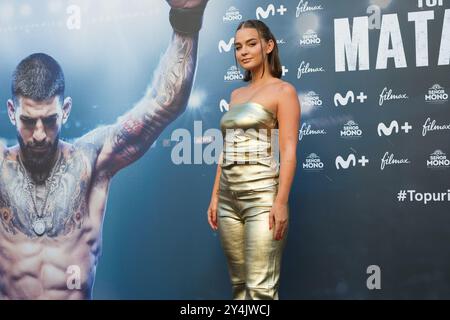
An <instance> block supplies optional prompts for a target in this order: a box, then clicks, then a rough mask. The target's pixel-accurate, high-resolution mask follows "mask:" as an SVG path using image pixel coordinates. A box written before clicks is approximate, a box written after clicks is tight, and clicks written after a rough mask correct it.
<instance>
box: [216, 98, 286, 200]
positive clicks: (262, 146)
mask: <svg viewBox="0 0 450 320" xmlns="http://www.w3.org/2000/svg"><path fill="white" fill-rule="evenodd" d="M220 127H221V130H222V134H223V136H224V148H223V161H222V164H221V169H222V174H221V177H220V189H221V190H231V191H247V190H257V189H262V188H266V187H270V186H276V185H278V177H279V166H278V163H277V162H276V161H275V159H274V154H273V153H274V148H273V143H274V142H275V141H276V140H274V139H276V138H277V135H276V131H275V130H274V129H276V128H278V121H277V118H276V115H275V114H274V113H273V112H272V111H270V110H269V109H267V108H265V107H264V106H262V105H261V104H258V103H255V102H247V103H243V104H238V105H235V106H233V107H232V108H230V110H229V111H228V112H227V113H226V114H225V115H224V116H223V117H222V120H221V121H220Z"/></svg>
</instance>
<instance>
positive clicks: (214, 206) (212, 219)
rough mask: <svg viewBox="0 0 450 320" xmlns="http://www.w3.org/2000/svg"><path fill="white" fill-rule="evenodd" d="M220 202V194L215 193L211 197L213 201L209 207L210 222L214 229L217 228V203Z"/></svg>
mask: <svg viewBox="0 0 450 320" xmlns="http://www.w3.org/2000/svg"><path fill="white" fill-rule="evenodd" d="M218 202H219V196H217V195H214V196H213V197H212V198H211V202H210V204H209V208H208V223H209V225H210V226H211V228H212V229H213V230H217V229H218V226H217V203H218Z"/></svg>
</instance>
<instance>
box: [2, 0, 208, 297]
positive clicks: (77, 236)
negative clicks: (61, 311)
mask: <svg viewBox="0 0 450 320" xmlns="http://www.w3.org/2000/svg"><path fill="white" fill-rule="evenodd" d="M167 2H168V3H169V5H170V6H171V12H170V22H171V25H172V27H173V29H174V33H173V36H172V39H171V43H170V45H169V47H168V49H167V51H166V52H165V54H164V56H163V57H162V59H161V61H160V62H159V66H158V68H157V71H156V72H155V74H154V80H153V83H152V85H151V86H150V87H149V89H148V91H147V92H146V94H145V96H144V97H143V98H142V99H141V100H140V101H139V102H138V103H137V104H136V105H135V106H134V107H133V108H132V109H131V110H130V111H128V112H127V113H126V114H125V115H123V116H121V117H120V118H119V119H118V120H117V122H116V123H115V124H112V125H109V126H104V127H99V128H97V129H95V130H93V131H92V132H89V133H87V134H86V135H85V136H83V137H81V138H79V139H77V140H75V142H74V143H73V144H69V143H66V142H64V141H62V140H60V139H59V137H60V131H61V127H62V125H63V124H64V123H66V121H67V119H68V117H69V114H70V109H71V107H72V99H71V98H70V97H66V96H65V95H64V86H65V84H64V75H63V71H62V69H61V67H60V66H59V64H58V63H57V62H56V61H55V60H54V59H53V58H52V57H50V56H48V55H46V54H42V53H38V54H33V55H30V56H29V57H27V58H25V59H24V60H22V61H21V62H20V63H19V65H18V66H17V67H16V69H15V71H14V74H13V77H12V84H11V92H12V96H11V99H10V100H8V102H7V108H8V115H9V119H10V121H11V123H12V124H13V125H14V126H15V127H16V129H17V140H18V144H17V145H16V146H12V147H6V146H4V145H2V144H0V164H1V167H0V299H91V298H92V288H93V284H94V278H95V271H96V267H97V262H98V257H99V254H100V252H101V247H102V226H103V218H104V213H105V206H106V200H107V196H108V189H109V185H110V182H111V179H112V177H113V176H114V175H115V174H116V173H117V172H118V171H119V170H120V169H122V168H125V167H126V166H128V165H130V164H131V163H133V162H134V161H136V160H137V159H139V158H140V157H141V156H142V155H143V154H144V153H145V152H146V151H147V150H148V149H149V148H150V146H151V145H152V144H153V142H154V141H155V140H156V139H157V137H158V136H159V135H160V133H161V132H162V131H163V130H164V128H165V127H166V126H167V125H168V124H169V123H171V122H172V121H173V120H174V119H176V118H177V117H178V116H179V115H180V114H182V113H183V111H184V110H185V108H186V105H187V102H188V98H189V95H190V91H191V88H192V83H193V77H194V72H195V68H196V59H197V45H198V32H199V30H200V28H201V24H202V16H203V12H204V9H205V7H206V3H207V0H167ZM72 266H76V267H77V268H78V270H79V272H80V278H79V283H78V284H79V285H78V286H76V287H77V288H76V289H74V288H73V287H72V286H70V285H69V283H68V274H67V271H68V269H70V268H71V267H72Z"/></svg>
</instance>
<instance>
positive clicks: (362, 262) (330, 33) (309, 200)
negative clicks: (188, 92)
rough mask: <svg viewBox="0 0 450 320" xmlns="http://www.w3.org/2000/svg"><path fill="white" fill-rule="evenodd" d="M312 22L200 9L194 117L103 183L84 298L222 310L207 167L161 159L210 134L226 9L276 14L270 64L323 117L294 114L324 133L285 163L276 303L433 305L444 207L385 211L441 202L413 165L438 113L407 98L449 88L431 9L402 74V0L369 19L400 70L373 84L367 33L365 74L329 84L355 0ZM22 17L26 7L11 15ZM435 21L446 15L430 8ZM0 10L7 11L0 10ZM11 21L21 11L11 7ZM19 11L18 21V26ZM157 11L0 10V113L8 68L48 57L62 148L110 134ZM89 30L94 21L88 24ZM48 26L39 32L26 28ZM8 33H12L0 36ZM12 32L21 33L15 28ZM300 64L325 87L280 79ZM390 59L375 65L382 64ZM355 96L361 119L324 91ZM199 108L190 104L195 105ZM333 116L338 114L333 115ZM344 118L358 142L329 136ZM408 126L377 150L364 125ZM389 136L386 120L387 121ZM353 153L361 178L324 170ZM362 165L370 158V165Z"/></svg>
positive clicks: (224, 283) (432, 141)
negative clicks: (54, 66)
mask: <svg viewBox="0 0 450 320" xmlns="http://www.w3.org/2000/svg"><path fill="white" fill-rule="evenodd" d="M316 2H317V3H321V4H322V5H323V6H324V7H325V10H324V11H323V12H320V13H318V20H317V22H314V21H315V20H314V19H312V20H308V19H305V20H302V19H301V18H300V19H296V17H295V8H296V6H297V4H298V1H294V0H289V1H281V2H278V1H272V2H271V1H256V0H252V1H245V2H243V1H230V0H224V1H218V0H212V1H210V3H209V5H208V7H207V10H206V13H205V19H204V27H203V29H202V31H201V34H200V44H199V55H198V69H197V74H196V80H195V84H194V89H193V96H195V97H197V98H198V99H200V107H199V108H196V107H193V104H192V103H191V105H190V107H189V108H188V110H187V111H186V113H185V114H183V115H182V116H181V117H180V118H179V119H177V120H176V121H175V122H174V123H172V124H171V125H170V126H169V127H168V128H166V130H165V131H164V132H163V134H162V135H161V137H160V138H159V139H158V141H157V143H156V144H155V146H154V147H153V148H152V149H151V150H150V151H149V152H148V153H147V154H146V155H145V156H144V157H143V158H142V159H140V160H139V161H138V162H137V163H135V164H133V165H132V166H130V167H129V168H126V169H125V170H123V171H121V172H120V173H119V174H118V175H117V176H116V177H115V179H114V180H113V182H112V185H111V190H110V195H109V200H108V206H107V210H106V218H105V225H104V232H103V240H104V241H103V255H102V257H101V259H100V262H99V267H98V269H97V277H96V283H95V290H94V298H96V299H228V298H230V297H231V286H230V283H229V279H228V271H227V268H226V261H225V258H224V256H223V252H222V250H221V247H220V243H219V239H218V237H217V235H216V234H215V233H214V232H212V231H211V230H210V228H209V226H208V224H207V219H206V209H207V207H208V204H209V200H210V193H211V188H212V183H213V179H214V174H215V170H216V167H215V166H208V165H205V164H203V165H181V166H176V165H174V164H172V162H171V157H170V156H171V150H172V147H173V146H174V143H173V142H171V143H169V145H166V146H165V143H164V141H165V140H166V139H170V135H171V132H172V131H173V130H174V129H176V128H187V129H188V130H190V131H191V132H192V131H193V122H194V121H202V122H203V130H206V129H208V128H217V127H218V124H219V120H220V117H221V116H222V113H221V112H220V110H219V107H218V104H219V101H220V99H227V100H228V99H229V94H230V92H231V90H232V89H234V88H235V87H237V86H239V85H241V84H240V83H239V82H234V83H224V81H223V75H224V74H225V72H226V70H227V69H228V67H229V66H231V65H232V64H234V58H233V55H232V53H228V54H220V53H219V52H218V48H217V46H218V43H219V41H220V40H225V41H228V39H229V38H231V37H232V36H233V35H234V30H235V28H236V24H237V22H236V23H222V16H223V15H224V14H225V12H226V10H227V9H228V8H229V7H230V6H231V5H235V6H236V7H237V8H238V9H239V10H240V12H241V14H242V15H243V16H244V19H248V18H255V8H256V7H257V6H263V7H266V6H267V5H268V4H270V3H275V4H276V5H279V4H280V3H283V4H284V6H285V7H287V8H288V9H289V11H288V12H287V13H286V14H285V16H284V17H281V16H275V17H270V18H268V19H267V20H266V21H265V22H267V23H268V25H269V26H270V27H271V28H272V30H273V32H274V34H275V35H276V36H277V37H278V38H283V39H285V40H286V42H287V44H286V45H282V46H280V51H281V58H282V62H283V64H284V65H286V66H287V67H288V68H289V69H290V72H289V73H288V74H287V76H286V78H285V79H286V80H288V81H290V82H291V83H293V84H294V85H295V86H296V87H297V89H298V91H299V93H300V92H308V91H309V90H314V91H316V92H319V93H320V95H321V97H322V99H323V101H324V107H323V108H322V109H320V110H318V111H315V112H312V113H308V114H304V115H303V119H302V121H311V120H314V121H316V123H319V124H321V125H322V126H323V127H324V128H325V129H326V130H327V132H328V134H327V135H326V136H324V137H306V138H305V139H304V140H302V142H301V143H300V147H299V151H298V156H299V159H298V163H299V166H298V172H297V176H296V178H295V181H294V185H293V188H292V196H291V201H290V206H291V225H290V231H289V238H288V244H287V247H286V250H285V253H284V260H283V265H282V275H281V287H280V298H282V299H303V298H308V299H317V298H326V299H328V298H331V299H349V298H350V299H378V298H388V299H389V298H449V297H450V271H449V270H450V254H449V251H448V249H447V246H448V242H449V241H450V234H449V233H448V230H449V227H450V217H449V216H448V213H449V205H448V203H440V204H432V205H428V206H423V205H422V206H421V205H419V204H416V205H412V204H409V205H408V204H401V203H398V202H397V201H396V199H395V194H396V192H398V190H399V189H408V188H409V189H413V188H416V189H417V190H428V191H436V192H438V191H444V190H446V189H448V188H449V184H448V181H449V179H448V178H449V173H448V170H446V171H430V170H428V169H426V166H425V164H424V163H425V160H426V157H427V156H428V155H429V154H430V153H432V152H433V151H434V150H436V149H442V150H444V152H447V154H449V155H450V149H449V144H448V138H449V134H448V133H441V134H438V135H432V134H430V135H429V136H427V137H425V138H422V137H421V135H420V131H421V130H420V128H419V127H420V126H421V125H422V124H423V122H424V120H425V119H426V117H428V116H431V117H432V118H435V119H440V120H441V121H442V122H443V123H449V122H450V121H449V119H450V109H449V105H448V104H446V105H443V106H442V105H441V106H430V105H425V103H424V102H423V95H424V94H425V93H426V91H427V90H428V88H429V87H431V86H432V85H433V84H434V83H439V84H441V85H442V86H444V87H445V88H447V92H448V91H449V90H450V81H449V79H448V71H449V67H448V66H442V67H436V64H437V63H436V61H437V58H436V55H437V52H438V49H439V40H440V32H441V27H442V17H443V12H444V9H443V8H442V7H441V8H437V9H436V10H435V21H434V22H433V23H430V24H429V32H430V49H429V50H430V67H427V68H416V67H415V66H414V63H415V53H414V52H415V47H414V24H412V23H409V22H408V21H407V12H411V11H418V10H419V9H418V8H417V5H416V3H415V1H409V0H408V1H406V0H398V1H392V3H391V4H390V5H389V6H387V7H386V8H385V9H383V12H382V13H393V12H394V13H395V12H397V13H398V14H399V18H400V23H401V27H402V32H403V40H404V45H405V51H406V54H407V59H408V63H409V64H408V65H409V67H408V68H407V69H394V68H393V66H392V64H390V65H389V69H388V70H382V71H381V70H374V64H375V57H376V51H377V43H378V33H377V32H375V31H371V34H370V37H371V43H370V45H371V68H372V69H371V71H366V72H353V73H350V72H346V73H339V74H337V73H334V30H333V19H334V18H341V17H349V18H352V17H354V16H362V15H365V14H366V13H365V12H366V9H367V6H368V5H369V4H370V3H371V1H360V0H345V1H344V0H340V1H331V0H323V1H310V4H311V5H314V4H315V3H316ZM68 4H78V5H80V6H81V8H82V28H81V30H75V31H69V30H67V28H65V22H66V19H67V16H68V15H67V14H66V13H65V9H66V6H67V5H68ZM23 5H29V7H30V8H31V9H32V11H31V12H29V14H28V15H27V14H26V13H27V10H26V9H23V7H22V6H23ZM445 5H446V6H447V7H448V2H446V3H445ZM11 8H12V9H11ZM21 8H22V9H21ZM21 10H22V13H21ZM168 11H169V6H168V5H167V4H166V2H165V1H158V0H148V1H144V0H132V1H130V0H127V1H125V0H114V1H111V0H98V1H70V2H69V1H58V0H52V1H25V0H19V1H5V0H1V1H0V57H1V59H0V88H1V90H0V101H3V102H4V105H6V100H7V99H8V98H9V86H10V76H11V73H12V71H13V69H14V67H15V66H16V65H17V63H18V62H19V61H20V60H21V59H22V58H24V57H25V56H27V55H29V54H31V53H34V52H45V53H48V54H50V55H52V56H53V57H54V58H56V59H57V60H58V61H59V62H60V64H61V65H62V67H63V69H64V71H65V76H66V85H67V89H66V94H67V95H69V96H71V97H72V98H73V101H74V107H73V110H72V114H71V117H70V119H69V122H68V124H67V125H66V127H65V128H64V130H63V133H62V136H63V137H64V138H65V139H69V140H70V139H73V138H76V137H78V136H81V135H82V134H84V133H86V132H88V131H89V130H91V129H94V128H95V127H96V126H98V125H101V124H107V123H112V122H114V121H115V120H116V118H117V117H118V116H120V115H121V114H123V113H124V112H126V111H127V110H129V109H130V108H131V107H132V106H133V103H135V102H137V101H138V100H139V99H140V97H141V96H142V95H143V94H144V92H145V89H146V88H147V85H148V84H150V81H151V78H152V74H153V71H154V70H155V68H156V66H157V64H158V61H159V58H160V56H161V55H162V53H163V52H164V51H165V49H166V47H167V45H168V43H169V40H170V36H171V33H172V31H171V27H170V25H169V22H168ZM94 19H97V20H96V21H97V22H96V23H94ZM42 22H55V23H56V25H55V26H51V27H48V26H33V24H36V23H38V24H41V23H42ZM310 23H311V24H314V23H317V25H316V26H314V25H313V26H312V27H315V28H314V29H315V31H317V32H318V33H319V34H320V37H321V39H322V44H321V46H320V48H318V49H306V50H305V49H300V48H299V47H298V45H297V44H296V43H297V42H298V40H299V38H300V35H301V34H303V33H304V32H305V31H306V30H307V29H308V28H310V27H311V25H309V24H310ZM14 26H22V29H7V28H8V27H11V28H14ZM23 26H25V27H23ZM301 60H306V61H310V62H311V63H313V64H315V65H323V66H324V67H325V69H326V70H327V73H326V74H318V75H310V76H305V77H304V78H302V79H301V80H298V79H297V77H296V68H297V67H298V65H299V63H300V61H301ZM391 62H392V61H390V63H391ZM384 86H389V87H393V88H396V89H397V90H398V91H405V92H408V94H409V96H410V99H409V101H408V102H407V103H403V102H402V103H399V104H397V105H396V104H395V103H392V104H389V106H385V107H383V108H382V109H380V108H379V107H378V105H377V98H378V94H379V92H380V91H381V89H382V88H383V87H384ZM349 89H352V90H354V91H355V92H359V91H361V90H364V91H365V92H366V93H367V94H368V95H369V96H370V97H371V98H372V99H371V100H369V102H368V103H367V104H366V105H365V106H364V107H361V108H356V107H355V108H351V109H346V110H345V111H343V110H342V109H339V108H335V107H334V106H333V104H332V97H333V95H334V93H335V92H346V91H347V90H349ZM199 97H200V98H199ZM347 110H348V111H347ZM349 119H354V120H356V121H357V122H358V124H359V125H360V127H362V128H363V129H364V138H363V139H361V140H359V141H351V142H349V141H345V140H342V139H341V138H339V137H338V132H339V130H340V128H342V125H343V124H344V123H345V122H346V121H348V120H349ZM391 119H397V120H403V121H409V122H410V123H414V124H415V128H416V130H415V131H414V132H413V134H412V135H409V136H407V137H392V138H389V139H381V138H379V137H378V136H376V125H377V124H378V122H379V121H385V122H388V121H389V122H390V120H391ZM0 120H1V122H0V123H1V124H2V125H1V126H0V136H1V137H4V138H5V139H7V141H8V143H12V142H13V141H14V139H15V132H14V128H13V127H12V126H11V125H10V124H9V121H8V119H7V114H6V106H5V107H3V108H1V111H0ZM399 122H400V121H399ZM387 150H390V151H394V152H395V153H396V154H397V153H398V154H399V155H403V154H406V155H407V156H408V158H409V159H410V160H411V161H412V163H413V164H412V165H411V166H408V167H402V166H398V167H390V168H387V169H386V170H384V171H379V163H378V162H379V158H380V157H381V156H382V154H383V153H384V151H387ZM354 151H356V152H359V153H362V154H365V155H366V156H368V157H369V158H370V159H371V160H372V161H373V162H372V163H371V165H370V168H369V169H367V170H363V169H361V168H355V169H354V170H352V171H345V172H344V171H340V172H338V171H336V170H335V168H333V167H334V159H335V157H336V155H338V154H342V155H346V154H348V153H350V152H354ZM312 152H314V153H317V154H319V155H320V156H321V159H322V161H323V162H324V163H326V167H325V170H324V171H323V172H321V173H317V174H312V173H305V172H304V171H303V170H302V169H301V163H302V162H303V160H304V158H305V157H306V156H307V155H309V154H310V153H312ZM377 157H378V159H377ZM371 264H377V265H379V266H380V267H381V269H382V272H383V276H382V279H383V280H382V290H380V291H369V290H368V289H367V287H366V279H367V277H368V275H367V274H366V268H367V266H369V265H371Z"/></svg>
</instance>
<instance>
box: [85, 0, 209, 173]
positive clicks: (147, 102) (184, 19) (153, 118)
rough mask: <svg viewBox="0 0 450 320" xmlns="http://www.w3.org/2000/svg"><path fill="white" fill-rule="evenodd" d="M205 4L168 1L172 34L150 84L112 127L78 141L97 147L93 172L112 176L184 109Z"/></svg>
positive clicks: (188, 0)
mask: <svg viewBox="0 0 450 320" xmlns="http://www.w3.org/2000/svg"><path fill="white" fill-rule="evenodd" d="M207 1H208V0H168V1H167V2H168V3H169V4H170V5H171V7H172V9H171V12H170V22H171V24H172V27H173V28H174V34H173V36H172V40H171V43H170V45H169V47H168V49H167V51H166V52H165V54H164V55H163V57H162V58H161V60H160V63H159V65H158V67H157V69H156V71H155V73H154V79H153V83H152V85H151V86H150V87H149V88H148V90H147V92H146V94H145V96H144V97H143V98H142V99H141V100H140V101H139V102H138V103H137V104H136V106H135V107H133V109H131V110H130V111H129V112H127V113H126V114H125V115H123V116H121V117H120V118H119V119H118V120H117V122H116V123H115V124H113V125H110V126H107V127H103V128H98V129H96V130H94V131H92V132H90V133H88V134H87V135H85V136H84V137H82V138H80V140H79V141H80V142H89V143H94V144H95V145H97V146H98V149H99V156H98V159H97V163H96V170H98V171H102V172H107V173H108V174H110V175H113V174H114V173H116V172H117V171H119V170H120V169H122V168H124V167H126V166H127V165H129V164H131V163H133V162H134V161H136V160H137V159H139V158H140V157H141V156H142V155H143V154H144V153H145V152H146V151H147V150H148V149H149V148H150V146H151V145H152V144H153V142H154V141H155V140H156V139H157V138H158V136H159V135H160V133H161V132H162V131H163V130H164V128H165V127H167V125H169V124H170V123H171V122H172V121H173V120H175V119H176V118H177V117H178V116H179V115H180V114H182V113H183V112H184V110H185V109H186V106H187V103H188V100H189V95H190V91H191V88H192V83H193V79H194V72H195V68H196V60H197V45H198V31H199V30H200V27H201V23H202V16H203V11H204V8H205V6H206V3H207Z"/></svg>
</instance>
